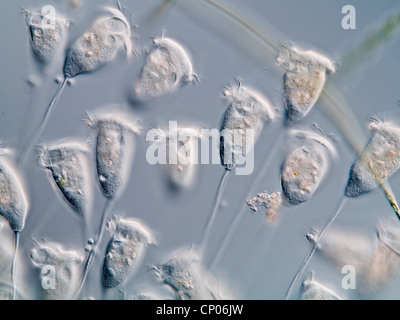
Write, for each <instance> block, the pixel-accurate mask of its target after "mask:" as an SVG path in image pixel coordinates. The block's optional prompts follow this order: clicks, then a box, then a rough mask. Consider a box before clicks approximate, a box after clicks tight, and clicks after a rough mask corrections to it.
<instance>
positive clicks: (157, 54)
mask: <svg viewBox="0 0 400 320" xmlns="http://www.w3.org/2000/svg"><path fill="white" fill-rule="evenodd" d="M196 78H197V77H196V75H195V74H194V73H193V66H192V62H191V59H190V56H189V54H188V53H187V52H186V50H185V49H184V48H183V47H182V46H181V45H180V44H179V43H178V42H177V41H176V40H173V39H169V38H164V37H161V38H157V39H154V40H153V48H152V50H151V51H150V52H149V54H148V56H147V58H146V61H145V63H144V65H143V68H142V71H141V73H140V76H139V79H138V81H137V82H136V85H135V88H134V94H135V98H136V99H137V100H139V101H142V102H145V101H148V100H151V99H154V98H158V97H161V96H164V95H165V94H168V93H172V92H173V91H175V90H176V89H178V88H179V87H180V86H181V85H182V84H185V83H189V82H192V81H193V80H194V79H196Z"/></svg>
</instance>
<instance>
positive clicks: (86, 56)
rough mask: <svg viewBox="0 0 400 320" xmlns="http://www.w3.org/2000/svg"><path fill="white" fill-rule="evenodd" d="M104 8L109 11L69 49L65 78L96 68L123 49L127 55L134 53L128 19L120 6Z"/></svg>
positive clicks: (112, 58) (110, 59)
mask: <svg viewBox="0 0 400 320" xmlns="http://www.w3.org/2000/svg"><path fill="white" fill-rule="evenodd" d="M105 11H106V14H105V15H104V16H101V17H99V18H98V19H97V20H96V21H95V22H94V23H93V25H92V26H91V27H90V28H89V29H88V30H87V31H86V32H85V33H84V34H82V35H81V36H80V37H79V38H78V39H77V40H76V41H75V42H74V44H73V45H72V47H71V48H70V49H69V50H68V53H67V57H66V60H65V65H64V75H65V76H66V77H68V78H72V77H74V76H76V75H78V74H81V73H86V72H93V71H95V70H97V69H98V68H99V67H101V66H104V65H106V64H107V63H109V62H110V61H112V60H114V58H115V57H116V55H117V53H118V51H119V50H120V49H121V48H124V49H125V50H126V51H127V54H128V55H130V54H131V51H132V45H131V39H130V37H131V27H130V24H129V22H128V20H127V19H126V18H125V16H124V15H123V14H122V12H120V11H119V10H117V9H114V8H106V10H105Z"/></svg>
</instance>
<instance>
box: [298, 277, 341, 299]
mask: <svg viewBox="0 0 400 320" xmlns="http://www.w3.org/2000/svg"><path fill="white" fill-rule="evenodd" d="M300 300H342V299H341V298H339V296H338V295H337V294H336V293H335V292H333V291H332V290H331V289H329V288H327V287H325V286H324V285H322V284H320V283H319V282H317V281H315V280H313V279H307V280H305V281H304V282H303V284H302V293H301V297H300Z"/></svg>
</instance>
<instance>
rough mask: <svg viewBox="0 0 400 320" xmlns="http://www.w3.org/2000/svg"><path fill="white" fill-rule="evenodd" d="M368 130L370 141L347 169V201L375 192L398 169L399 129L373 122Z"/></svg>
mask: <svg viewBox="0 0 400 320" xmlns="http://www.w3.org/2000/svg"><path fill="white" fill-rule="evenodd" d="M370 130H371V131H372V133H373V136H372V138H371V140H370V141H369V143H368V145H367V146H366V147H365V149H364V151H363V152H362V154H361V156H360V158H359V159H358V160H357V161H356V162H355V163H354V164H353V166H352V167H351V169H350V178H349V182H348V183H347V187H346V191H345V194H346V196H347V197H352V198H353V197H357V196H359V195H361V194H363V193H366V192H369V191H371V190H373V189H375V188H376V187H377V186H378V185H379V184H380V183H382V182H383V181H385V180H386V179H388V178H389V177H390V176H392V175H393V174H394V173H395V172H396V171H397V170H398V169H399V168H400V128H399V127H396V126H394V125H392V124H390V123H383V122H379V121H377V120H375V121H373V122H372V123H371V125H370Z"/></svg>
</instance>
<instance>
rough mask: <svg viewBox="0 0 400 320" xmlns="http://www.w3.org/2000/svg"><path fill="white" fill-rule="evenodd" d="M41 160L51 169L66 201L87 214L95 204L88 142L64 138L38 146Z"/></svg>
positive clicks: (80, 212)
mask: <svg viewBox="0 0 400 320" xmlns="http://www.w3.org/2000/svg"><path fill="white" fill-rule="evenodd" d="M38 151H39V163H40V164H41V166H42V167H43V168H46V169H48V170H50V172H51V174H52V180H53V181H54V183H55V186H57V188H58V190H59V191H60V192H61V194H62V195H63V197H64V199H65V200H66V201H67V203H68V204H69V205H70V206H71V207H72V208H73V209H74V211H75V212H76V213H78V214H79V215H81V216H84V215H86V214H88V213H89V212H90V210H91V205H92V188H91V176H90V170H89V165H88V161H87V158H86V155H85V153H87V152H88V147H87V145H86V144H84V143H82V142H79V141H72V140H71V141H64V140H63V141H61V142H58V143H55V144H53V145H51V146H41V147H39V150H38Z"/></svg>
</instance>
